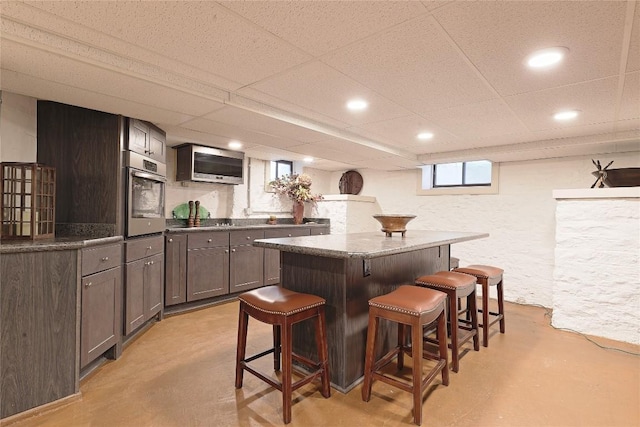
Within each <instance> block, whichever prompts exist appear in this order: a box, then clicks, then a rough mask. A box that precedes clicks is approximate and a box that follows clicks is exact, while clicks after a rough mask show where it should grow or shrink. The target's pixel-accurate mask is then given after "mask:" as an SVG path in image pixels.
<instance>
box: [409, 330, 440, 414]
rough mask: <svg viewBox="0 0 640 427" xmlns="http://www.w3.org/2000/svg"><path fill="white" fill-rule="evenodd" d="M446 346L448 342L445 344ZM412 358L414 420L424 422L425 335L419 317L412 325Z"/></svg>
mask: <svg viewBox="0 0 640 427" xmlns="http://www.w3.org/2000/svg"><path fill="white" fill-rule="evenodd" d="M445 346H446V344H445ZM411 348H412V351H411V359H412V362H413V372H412V374H413V420H414V422H415V423H416V424H417V425H421V424H422V350H423V335H422V325H420V322H419V319H418V318H416V321H415V323H414V324H413V325H411Z"/></svg>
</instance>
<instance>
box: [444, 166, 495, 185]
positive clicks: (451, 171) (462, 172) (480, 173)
mask: <svg viewBox="0 0 640 427" xmlns="http://www.w3.org/2000/svg"><path fill="white" fill-rule="evenodd" d="M478 185H491V162H489V161H487V160H477V161H473V162H456V163H442V164H437V165H434V167H433V188H438V187H466V186H478Z"/></svg>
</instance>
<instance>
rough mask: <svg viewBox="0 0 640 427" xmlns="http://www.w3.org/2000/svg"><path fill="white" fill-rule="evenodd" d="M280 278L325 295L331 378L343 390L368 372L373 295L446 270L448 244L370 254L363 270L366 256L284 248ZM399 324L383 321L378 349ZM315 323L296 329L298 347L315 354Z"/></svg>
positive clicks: (393, 339)
mask: <svg viewBox="0 0 640 427" xmlns="http://www.w3.org/2000/svg"><path fill="white" fill-rule="evenodd" d="M281 262H282V276H281V284H282V286H283V287H285V288H287V289H292V290H295V291H298V292H305V293H310V294H314V295H318V296H321V297H323V298H325V299H326V301H327V307H326V312H327V339H328V345H329V363H330V370H331V382H332V384H333V386H334V387H335V388H336V389H338V390H339V391H342V392H348V391H349V390H350V389H351V388H353V387H354V386H356V385H357V384H358V383H359V382H360V381H361V378H362V375H363V372H364V354H365V345H366V334H367V321H368V314H369V304H368V301H369V299H371V298H373V297H376V296H378V295H383V294H386V293H388V292H391V291H392V290H394V289H396V287H397V286H399V285H401V284H412V283H413V281H414V280H415V278H417V277H418V276H420V275H424V274H431V273H434V272H436V271H439V270H447V269H448V265H449V246H448V245H445V246H440V247H435V248H427V249H421V250H416V251H410V252H405V253H400V254H394V255H387V256H384V257H378V258H373V259H369V260H367V261H366V262H368V263H369V264H370V267H371V274H370V275H368V276H365V275H364V262H365V261H364V260H363V259H362V258H328V257H321V256H317V255H304V254H295V253H290V252H284V251H283V252H282V259H281ZM396 331H397V328H396V326H395V325H390V324H382V325H381V330H380V334H381V336H385V337H386V339H384V340H380V343H379V346H380V347H379V349H378V353H379V355H380V354H381V353H382V352H383V351H385V350H386V349H388V348H390V347H391V346H392V345H395V343H396V342H397V338H396V336H397V335H396ZM313 333H314V332H313V329H312V324H311V323H306V324H300V325H298V327H297V328H296V329H295V337H294V350H295V351H296V352H298V353H299V354H301V355H304V356H307V357H311V358H315V355H316V347H315V341H314V334H313Z"/></svg>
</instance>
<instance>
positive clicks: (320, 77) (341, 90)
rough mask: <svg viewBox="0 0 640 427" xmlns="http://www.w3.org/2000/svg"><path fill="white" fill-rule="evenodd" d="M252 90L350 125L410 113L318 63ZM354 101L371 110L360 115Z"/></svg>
mask: <svg viewBox="0 0 640 427" xmlns="http://www.w3.org/2000/svg"><path fill="white" fill-rule="evenodd" d="M251 87H252V88H253V89H256V90H258V91H260V92H264V93H266V94H268V95H271V96H274V97H277V98H280V99H282V100H284V101H286V102H288V103H290V104H292V105H300V106H304V107H305V108H308V109H312V110H314V111H316V112H318V113H320V114H323V115H325V116H328V117H331V118H333V119H335V120H339V121H341V122H344V123H348V124H350V125H356V124H361V123H371V122H376V121H380V120H388V119H390V118H394V117H401V116H406V115H408V114H410V112H409V111H408V110H406V109H404V108H402V107H400V106H399V105H397V104H395V103H393V102H391V101H389V100H387V99H385V98H384V97H382V96H380V95H378V94H376V93H375V92H373V91H372V90H370V89H368V88H367V87H365V86H363V85H362V84H360V83H358V82H357V81H355V80H353V79H350V78H349V77H346V76H345V75H344V74H342V73H340V72H338V71H336V70H334V69H332V68H331V67H329V66H327V65H325V64H323V63H321V62H318V61H313V62H310V63H308V64H304V65H302V66H300V67H297V68H295V69H292V70H289V71H287V72H285V73H281V74H279V75H277V76H274V77H271V78H269V79H266V80H263V81H261V82H259V83H256V84H254V85H252V86H251ZM241 92H242V91H241ZM352 98H361V99H364V100H366V101H368V102H369V108H367V109H366V110H364V111H359V112H351V111H349V110H347V108H346V104H347V101H349V100H350V99H352Z"/></svg>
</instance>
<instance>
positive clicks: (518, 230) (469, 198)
mask: <svg viewBox="0 0 640 427" xmlns="http://www.w3.org/2000/svg"><path fill="white" fill-rule="evenodd" d="M598 158H599V159H600V161H601V163H604V164H606V163H608V162H609V161H611V160H614V163H613V165H611V168H615V167H630V166H640V151H637V152H633V153H618V154H615V155H606V156H605V155H602V156H599V157H598ZM593 170H595V167H594V166H593V164H592V163H591V158H590V157H588V156H584V157H570V158H560V159H547V160H535V161H526V162H524V161H523V162H512V163H503V164H501V165H500V178H499V186H500V188H499V193H498V194H495V195H440V196H417V195H416V186H417V182H418V173H419V171H417V170H416V171H402V172H381V171H371V170H367V169H363V170H358V171H359V172H360V174H361V175H362V176H363V179H364V186H363V190H362V192H361V193H360V194H361V195H365V196H374V197H376V200H377V203H378V204H379V205H380V207H381V209H382V212H383V213H405V214H415V215H417V218H416V219H414V220H413V221H411V222H409V224H408V225H407V230H408V231H407V233H410V232H411V229H426V230H457V231H477V232H487V233H489V234H490V237H489V238H487V239H481V240H475V241H472V242H465V243H460V244H455V245H452V248H451V253H452V255H453V256H456V257H458V258H460V263H461V265H468V264H472V263H473V264H489V265H495V266H498V267H501V268H503V269H504V270H505V298H506V299H507V300H509V301H516V302H520V303H527V304H539V305H543V306H545V307H551V306H552V285H553V270H554V262H555V261H554V250H555V210H556V200H555V199H554V198H553V195H552V191H553V190H554V189H561V188H589V187H590V186H591V184H593V182H594V180H595V178H594V177H593V176H592V175H591V172H592V171H593ZM340 176H341V173H336V174H333V175H332V177H331V179H332V181H334V182H332V185H333V184H334V183H335V184H336V185H337V182H338V181H339V179H340ZM632 250H639V248H632Z"/></svg>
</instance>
